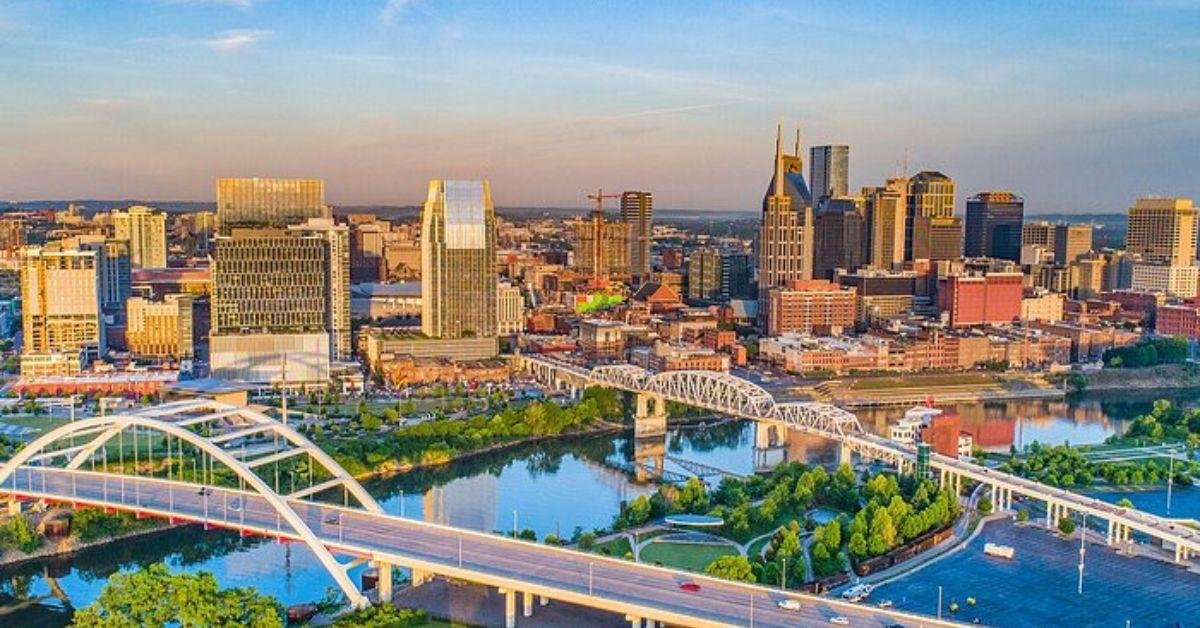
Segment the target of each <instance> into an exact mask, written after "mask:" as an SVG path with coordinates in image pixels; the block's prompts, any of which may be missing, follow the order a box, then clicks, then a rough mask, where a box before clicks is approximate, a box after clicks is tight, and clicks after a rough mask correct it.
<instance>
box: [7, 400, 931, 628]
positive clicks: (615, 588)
mask: <svg viewBox="0 0 1200 628" xmlns="http://www.w3.org/2000/svg"><path fill="white" fill-rule="evenodd" d="M0 495H3V496H5V497H6V498H7V499H8V501H9V505H10V508H13V507H14V506H19V504H20V502H22V501H29V500H46V501H57V502H64V503H68V504H71V505H73V506H75V507H84V506H92V507H99V508H104V509H107V510H112V511H126V512H133V513H136V514H137V515H138V516H153V517H159V518H163V519H168V520H170V521H172V522H177V523H179V522H185V523H186V522H190V523H197V524H202V525H204V526H205V527H213V528H228V529H233V530H238V531H240V532H242V533H244V534H255V535H261V536H266V537H272V538H278V539H280V540H281V541H282V540H286V541H295V542H302V543H304V544H305V545H306V546H307V547H308V548H309V549H310V550H311V551H312V552H313V554H314V555H315V556H316V557H317V558H318V560H319V561H320V563H321V564H322V565H323V566H324V567H325V569H327V570H328V572H329V573H330V574H331V576H332V577H333V579H334V581H335V582H336V583H337V584H338V586H339V587H340V588H341V589H342V591H343V592H344V593H345V594H346V596H347V597H348V598H349V600H350V601H351V603H353V604H355V605H357V606H361V605H365V604H367V603H368V599H367V596H366V595H365V594H364V593H363V592H361V591H360V590H359V588H358V587H357V586H355V583H354V582H353V581H352V579H351V578H350V576H349V574H348V571H349V570H350V569H352V568H354V567H356V566H359V565H362V564H364V563H368V562H370V563H371V564H373V565H374V566H376V567H377V568H378V569H379V581H378V585H377V588H376V592H375V594H376V596H377V597H378V598H379V599H381V600H390V599H391V586H392V574H391V571H392V568H393V567H394V566H402V567H405V568H408V569H410V570H412V578H413V583H414V584H415V585H417V584H420V583H422V582H424V581H425V580H427V579H428V578H429V577H430V576H432V575H434V574H437V575H443V576H448V577H451V578H456V579H461V580H467V581H470V582H475V583H479V584H483V585H487V586H491V587H496V588H498V589H500V590H501V592H502V593H504V596H505V625H506V626H509V627H510V628H511V627H513V626H515V625H516V621H517V619H516V618H517V601H518V598H521V600H522V604H523V614H524V616H526V617H528V616H530V615H531V614H532V613H533V612H534V609H535V607H536V606H537V605H539V604H535V598H536V599H538V600H540V605H544V604H546V603H547V602H548V601H549V600H551V599H553V600H560V601H563V602H569V603H573V604H579V605H583V606H589V607H593V608H599V609H603V610H606V611H611V612H615V613H618V614H624V615H625V617H626V618H627V619H629V620H630V621H631V623H632V625H633V626H635V628H640V627H642V626H647V627H649V626H654V625H657V623H658V622H664V623H670V624H675V625H685V626H698V627H717V626H730V625H747V624H748V623H751V622H753V623H754V624H755V625H759V626H785V625H794V623H795V622H796V621H801V622H802V623H803V622H812V623H816V622H824V621H825V618H826V617H829V616H832V615H845V616H847V617H851V618H853V619H854V622H855V624H856V625H886V624H890V623H896V622H902V623H907V624H918V623H920V624H924V625H950V624H949V623H948V622H947V623H943V622H938V621H934V620H930V619H929V618H927V617H919V616H916V615H912V614H909V613H904V612H900V611H894V610H892V609H887V610H883V609H872V608H867V607H862V606H857V605H852V604H848V603H843V602H841V601H840V600H831V599H827V598H817V597H813V596H808V595H803V594H795V593H783V592H780V591H776V590H774V589H771V588H768V587H761V586H754V585H746V584H740V583H735V582H729V581H724V580H717V579H713V578H708V577H706V576H703V575H699V574H691V573H684V572H678V571H673V570H668V569H663V568H660V567H653V566H648V565H644V564H638V563H632V562H629V561H625V560H620V559H614V558H607V557H604V556H599V555H597V554H586V553H582V552H576V551H571V550H566V549H562V548H558V547H551V546H546V545H540V544H537V543H531V542H525V541H520V540H516V539H511V538H506V537H501V536H497V535H495V534H484V533H480V532H473V531H468V530H461V529H456V528H451V527H447V526H441V525H436V524H431V523H426V522H423V521H416V520H412V519H406V518H402V517H398V516H395V515H389V514H387V513H385V512H383V510H382V509H381V508H380V506H379V504H378V503H377V502H376V501H375V500H374V499H373V498H372V497H371V495H370V494H369V493H367V491H365V490H364V489H363V488H362V486H361V485H359V483H358V482H357V481H355V480H354V479H353V478H352V477H351V476H350V475H349V474H348V473H347V472H346V471H345V470H344V469H342V468H341V467H340V466H339V465H338V464H337V463H336V462H335V461H334V460H333V459H332V458H330V457H329V456H328V455H326V454H325V453H324V452H322V451H321V450H320V449H319V448H317V447H316V446H315V445H314V444H313V443H312V442H310V441H309V440H308V439H307V438H305V437H304V436H303V435H302V434H300V433H298V432H296V431H295V430H294V429H292V428H290V427H288V426H286V425H283V424H281V423H279V422H278V421H276V420H274V419H272V418H271V417H268V416H266V415H264V414H262V413H259V412H257V411H255V410H253V409H250V408H246V407H240V406H233V405H230V404H225V403H220V402H216V401H211V400H188V401H180V402H174V403H168V404H164V405H160V406H153V407H149V408H146V409H143V410H141V411H138V412H134V413H130V414H118V415H113V416H106V417H96V418H89V419H82V420H79V421H75V422H73V423H69V424H67V425H64V426H62V427H59V428H57V429H54V430H52V431H50V432H47V433H46V434H45V435H43V436H41V437H40V438H38V439H36V440H34V441H33V442H31V443H29V444H28V445H26V446H25V447H24V448H23V449H21V450H20V451H19V452H18V453H17V454H16V455H15V456H14V457H13V458H11V459H10V460H8V461H7V462H5V463H4V464H3V465H0ZM318 499H324V500H328V501H318ZM338 557H342V558H343V559H345V562H343V561H342V560H339V558H338ZM688 580H693V581H699V582H702V583H703V588H704V594H703V595H700V596H697V595H696V594H694V593H690V592H688V591H684V590H681V589H680V588H679V584H680V583H682V582H684V581H688ZM784 598H796V599H800V600H802V601H803V605H804V607H803V610H802V611H801V612H800V613H794V612H791V611H785V610H781V609H779V608H778V606H777V603H778V602H779V601H780V600H782V599H784Z"/></svg>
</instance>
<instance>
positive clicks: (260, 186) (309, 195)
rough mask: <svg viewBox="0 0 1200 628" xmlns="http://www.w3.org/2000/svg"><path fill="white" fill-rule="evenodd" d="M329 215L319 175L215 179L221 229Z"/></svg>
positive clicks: (280, 222)
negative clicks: (314, 176)
mask: <svg viewBox="0 0 1200 628" xmlns="http://www.w3.org/2000/svg"><path fill="white" fill-rule="evenodd" d="M329 217H330V212H329V207H328V206H326V205H325V182H324V181H322V180H320V179H265V178H264V179H260V178H258V177H255V178H252V179H217V219H218V221H219V222H220V225H221V229H223V230H228V229H232V228H233V227H258V226H282V225H290V224H296V223H301V222H304V221H305V220H307V219H309V218H329Z"/></svg>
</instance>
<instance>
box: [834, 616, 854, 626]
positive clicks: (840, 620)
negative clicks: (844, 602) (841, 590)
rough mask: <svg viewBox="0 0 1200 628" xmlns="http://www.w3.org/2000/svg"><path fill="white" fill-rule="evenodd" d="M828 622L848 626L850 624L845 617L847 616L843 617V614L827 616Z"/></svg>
mask: <svg viewBox="0 0 1200 628" xmlns="http://www.w3.org/2000/svg"><path fill="white" fill-rule="evenodd" d="M829 623H831V624H837V625H839V626H849V625H850V620H849V619H847V618H845V617H843V616H841V615H838V616H836V617H830V618H829Z"/></svg>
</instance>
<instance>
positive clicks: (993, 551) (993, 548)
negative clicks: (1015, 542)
mask: <svg viewBox="0 0 1200 628" xmlns="http://www.w3.org/2000/svg"><path fill="white" fill-rule="evenodd" d="M983 553H984V554H987V555H988V556H995V557H997V558H1008V559H1011V558H1012V557H1013V548H1012V547H1009V546H1008V545H1000V544H998V543H987V544H985V545H984V546H983Z"/></svg>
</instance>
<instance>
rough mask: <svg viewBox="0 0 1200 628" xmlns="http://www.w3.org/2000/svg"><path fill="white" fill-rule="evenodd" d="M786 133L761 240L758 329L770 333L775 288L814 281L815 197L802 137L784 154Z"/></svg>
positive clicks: (779, 140)
mask: <svg viewBox="0 0 1200 628" xmlns="http://www.w3.org/2000/svg"><path fill="white" fill-rule="evenodd" d="M782 133H783V129H782V128H781V127H777V128H776V135H775V170H774V174H773V175H772V177H771V183H770V185H769V186H768V187H767V193H766V195H765V196H764V198H763V214H762V228H761V231H760V232H759V238H758V325H759V328H760V329H767V328H768V326H769V325H770V321H769V316H770V314H769V312H770V307H769V296H770V291H771V289H772V288H781V287H785V286H786V285H787V282H788V281H793V280H806V279H812V277H813V231H814V230H813V206H812V200H813V199H812V194H811V193H810V192H809V189H808V184H807V183H806V182H805V181H804V161H803V159H802V158H801V157H800V133H799V131H797V132H796V146H795V151H794V152H793V154H791V155H785V154H784V153H783V135H782Z"/></svg>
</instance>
